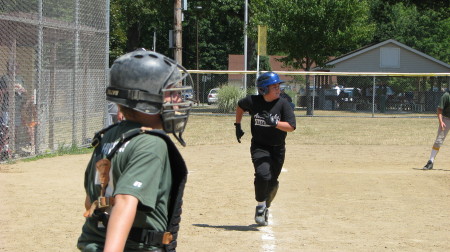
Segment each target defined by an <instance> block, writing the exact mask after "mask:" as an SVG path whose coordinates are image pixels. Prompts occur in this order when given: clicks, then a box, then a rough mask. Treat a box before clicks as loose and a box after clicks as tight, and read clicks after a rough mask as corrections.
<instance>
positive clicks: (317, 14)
mask: <svg viewBox="0 0 450 252" xmlns="http://www.w3.org/2000/svg"><path fill="white" fill-rule="evenodd" d="M251 8H252V9H253V15H252V16H251V21H252V27H253V28H254V27H256V26H257V25H258V24H262V25H268V42H267V43H268V49H269V52H283V53H285V54H286V56H285V57H284V58H283V59H282V60H281V61H282V62H283V63H284V64H285V65H287V66H291V67H294V68H297V69H299V68H301V69H304V70H306V71H309V70H311V67H312V66H313V64H315V65H317V66H323V65H324V63H325V62H327V61H328V60H329V58H330V57H332V56H338V55H340V54H342V53H346V52H348V51H350V50H353V49H356V48H358V47H359V46H361V45H363V44H365V43H367V42H368V41H370V40H371V34H372V32H373V30H374V26H373V25H371V24H370V23H369V6H368V4H367V2H366V1H360V0H301V1H300V0H271V1H264V0H253V1H252V2H251ZM306 79H307V80H308V79H309V78H306ZM306 85H307V87H309V83H307V84H306ZM306 92H307V94H306V95H307V99H309V98H310V96H309V88H306ZM307 114H312V108H311V104H310V102H307Z"/></svg>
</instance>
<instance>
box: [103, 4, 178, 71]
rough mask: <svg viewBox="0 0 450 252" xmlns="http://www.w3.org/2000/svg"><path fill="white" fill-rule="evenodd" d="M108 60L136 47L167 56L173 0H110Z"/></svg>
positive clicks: (168, 53) (171, 27)
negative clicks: (155, 37)
mask: <svg viewBox="0 0 450 252" xmlns="http://www.w3.org/2000/svg"><path fill="white" fill-rule="evenodd" d="M110 5H111V10H110V12H111V15H110V48H111V49H110V63H111V62H112V61H113V60H114V59H116V58H117V57H118V56H120V55H122V54H124V53H127V52H130V51H133V50H135V49H137V48H146V49H152V48H153V35H154V32H156V34H157V38H158V39H157V44H156V49H157V50H156V51H158V52H160V53H162V54H164V55H170V51H169V47H168V34H169V30H171V29H173V1H171V0H134V1H128V0H111V4H110Z"/></svg>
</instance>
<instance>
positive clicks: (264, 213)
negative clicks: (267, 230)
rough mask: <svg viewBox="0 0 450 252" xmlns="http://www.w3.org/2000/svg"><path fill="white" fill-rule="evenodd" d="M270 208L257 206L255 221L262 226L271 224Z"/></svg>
mask: <svg viewBox="0 0 450 252" xmlns="http://www.w3.org/2000/svg"><path fill="white" fill-rule="evenodd" d="M268 219H269V209H267V207H265V206H256V211H255V222H256V224H258V225H260V226H267V225H268V224H269V221H268Z"/></svg>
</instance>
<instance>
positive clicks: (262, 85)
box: [256, 72, 284, 95]
mask: <svg viewBox="0 0 450 252" xmlns="http://www.w3.org/2000/svg"><path fill="white" fill-rule="evenodd" d="M283 82H284V81H282V80H280V77H279V76H278V74H276V73H274V72H266V73H263V74H261V75H260V76H259V77H258V79H257V80H256V86H257V87H258V93H259V94H260V95H265V94H267V93H269V88H268V87H269V86H270V85H273V84H277V83H283Z"/></svg>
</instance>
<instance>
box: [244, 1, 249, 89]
mask: <svg viewBox="0 0 450 252" xmlns="http://www.w3.org/2000/svg"><path fill="white" fill-rule="evenodd" d="M244 8H245V11H244V12H245V14H244V71H247V57H248V55H247V47H248V45H247V43H248V37H247V28H248V27H247V25H248V0H245V7H244ZM244 90H245V91H246V92H247V74H244Z"/></svg>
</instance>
